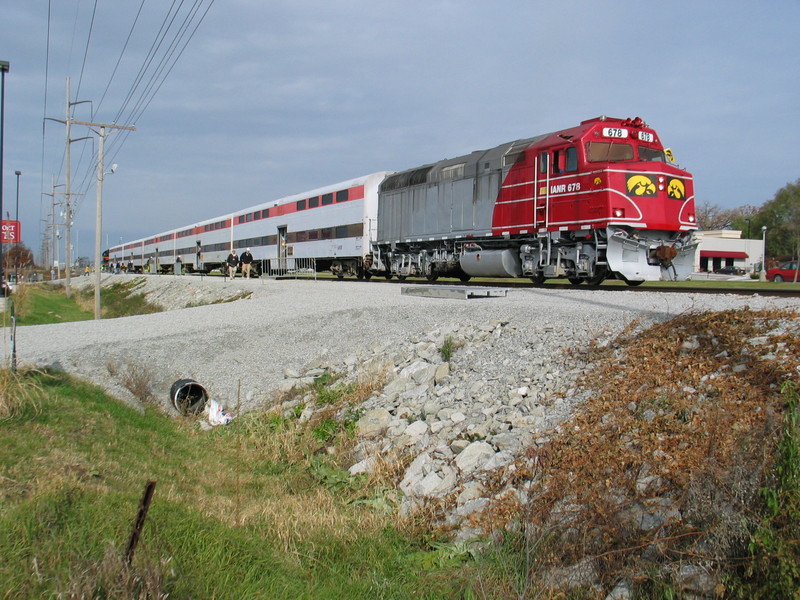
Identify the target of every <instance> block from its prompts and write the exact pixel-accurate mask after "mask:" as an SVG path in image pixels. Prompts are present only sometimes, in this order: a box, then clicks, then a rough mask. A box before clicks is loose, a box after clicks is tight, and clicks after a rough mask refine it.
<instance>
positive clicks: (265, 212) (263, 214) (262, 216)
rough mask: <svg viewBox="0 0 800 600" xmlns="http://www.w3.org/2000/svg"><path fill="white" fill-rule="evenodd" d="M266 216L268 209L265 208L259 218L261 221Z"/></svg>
mask: <svg viewBox="0 0 800 600" xmlns="http://www.w3.org/2000/svg"><path fill="white" fill-rule="evenodd" d="M268 216H269V209H268V208H265V209H264V210H262V211H261V218H262V219H266V218H267V217H268Z"/></svg>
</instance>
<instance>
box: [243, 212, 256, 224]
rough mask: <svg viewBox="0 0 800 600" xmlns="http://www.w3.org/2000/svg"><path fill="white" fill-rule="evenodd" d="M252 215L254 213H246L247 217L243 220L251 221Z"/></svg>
mask: <svg viewBox="0 0 800 600" xmlns="http://www.w3.org/2000/svg"><path fill="white" fill-rule="evenodd" d="M253 215H254V213H247V218H246V219H245V221H247V222H248V223H249V222H250V221H252V220H253Z"/></svg>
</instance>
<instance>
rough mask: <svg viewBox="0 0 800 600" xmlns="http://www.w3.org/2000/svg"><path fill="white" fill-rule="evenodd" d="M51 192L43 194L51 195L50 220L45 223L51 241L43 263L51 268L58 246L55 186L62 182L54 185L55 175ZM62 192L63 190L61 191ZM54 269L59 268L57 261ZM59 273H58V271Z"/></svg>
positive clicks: (61, 184)
mask: <svg viewBox="0 0 800 600" xmlns="http://www.w3.org/2000/svg"><path fill="white" fill-rule="evenodd" d="M52 185H53V193H52V194H45V196H50V197H52V200H51V203H50V222H49V223H48V224H47V228H48V229H49V231H48V233H47V234H46V235H47V236H48V237H50V236H52V241H51V245H50V251H49V252H48V253H47V260H46V261H45V264H47V265H50V268H51V269H52V268H53V259H54V258H55V257H57V256H58V246H57V245H56V241H57V238H56V204H57V203H56V188H57V187H62V186H63V185H64V184H63V183H59V184H58V185H56V178H55V175H54V176H53V184H52ZM62 193H64V192H62ZM58 204H60V203H58ZM56 269H60V267H59V265H58V263H56ZM59 275H60V273H59Z"/></svg>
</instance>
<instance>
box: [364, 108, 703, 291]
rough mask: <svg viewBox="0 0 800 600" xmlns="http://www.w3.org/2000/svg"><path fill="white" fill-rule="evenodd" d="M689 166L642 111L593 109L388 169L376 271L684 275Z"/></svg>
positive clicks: (690, 259) (690, 222) (629, 278)
mask: <svg viewBox="0 0 800 600" xmlns="http://www.w3.org/2000/svg"><path fill="white" fill-rule="evenodd" d="M696 229H697V227H696V221H695V208H694V191H693V183H692V176H691V175H690V174H689V173H687V172H686V171H684V170H682V169H679V168H678V167H676V166H675V165H673V164H672V156H671V152H670V151H669V150H665V149H664V147H663V145H662V144H661V140H660V138H659V136H658V134H657V133H656V132H655V131H654V130H653V129H651V128H650V127H648V126H647V124H646V123H644V121H642V119H640V118H638V117H637V118H635V119H624V120H623V119H613V118H609V117H598V118H596V119H590V120H588V121H584V122H582V123H581V124H580V125H579V126H577V127H573V128H571V129H564V130H561V131H556V132H554V133H549V134H545V135H541V136H538V137H534V138H528V139H524V140H518V141H515V142H511V143H507V144H503V145H501V146H497V147H495V148H492V149H489V150H483V151H477V152H473V153H472V154H469V155H467V156H461V157H458V158H454V159H448V160H443V161H439V162H436V163H432V164H428V165H425V166H422V167H418V168H415V169H410V170H407V171H403V172H401V173H396V174H393V175H390V176H388V177H387V178H386V179H385V180H384V181H383V183H382V184H381V186H380V188H379V201H378V230H377V238H376V240H375V242H374V243H373V253H372V255H371V256H368V257H367V258H366V261H367V266H368V268H369V269H370V271H371V272H372V273H381V274H383V275H385V276H387V277H392V276H397V277H399V278H405V277H407V276H412V275H424V276H426V277H427V278H428V279H429V280H435V279H436V278H437V277H439V276H441V275H447V276H453V275H455V276H458V277H460V278H461V279H462V280H467V279H469V278H470V277H472V276H484V277H487V276H488V277H530V278H531V280H532V281H534V282H535V283H541V282H543V281H544V280H545V279H547V278H551V277H567V278H568V279H569V281H570V282H572V283H574V284H580V283H582V282H587V283H589V284H590V285H596V284H599V283H600V282H602V281H603V280H604V279H606V278H618V279H623V280H624V281H626V282H627V283H628V284H630V285H637V284H639V283H642V282H644V281H651V280H661V279H665V280H684V279H687V278H688V276H689V275H690V274H691V272H692V269H693V265H694V252H695V249H696V246H697V243H696V242H694V241H693V236H692V232H693V231H694V230H696Z"/></svg>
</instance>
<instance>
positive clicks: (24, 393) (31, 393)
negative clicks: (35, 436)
mask: <svg viewBox="0 0 800 600" xmlns="http://www.w3.org/2000/svg"><path fill="white" fill-rule="evenodd" d="M40 391H41V390H40V389H39V387H38V386H37V385H36V384H35V383H34V382H33V381H32V378H31V377H29V376H26V374H25V373H13V372H12V371H11V370H10V369H0V421H4V420H7V419H13V418H14V417H18V416H20V415H22V414H25V413H30V414H35V413H38V411H39V402H38V400H37V396H38V394H39V393H40Z"/></svg>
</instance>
